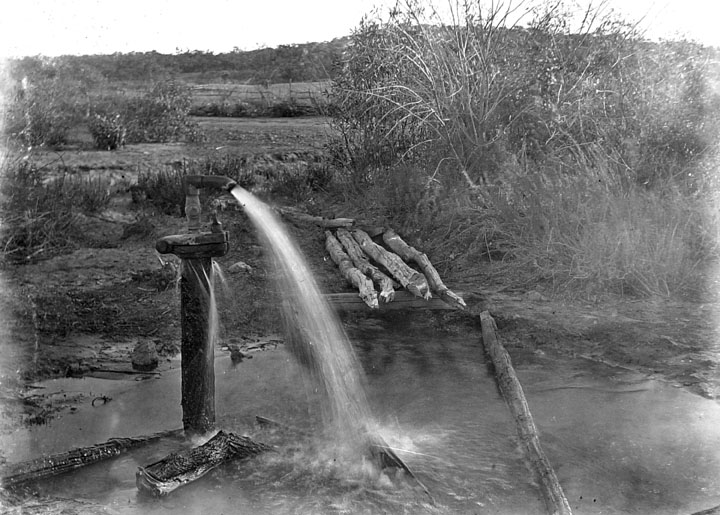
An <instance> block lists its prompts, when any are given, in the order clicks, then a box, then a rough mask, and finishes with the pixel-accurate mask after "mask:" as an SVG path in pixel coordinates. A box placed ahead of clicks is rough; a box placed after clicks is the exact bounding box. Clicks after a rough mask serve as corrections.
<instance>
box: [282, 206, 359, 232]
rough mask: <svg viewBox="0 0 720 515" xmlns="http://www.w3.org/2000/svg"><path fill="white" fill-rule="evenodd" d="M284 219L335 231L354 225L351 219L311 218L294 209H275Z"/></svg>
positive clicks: (311, 216)
mask: <svg viewBox="0 0 720 515" xmlns="http://www.w3.org/2000/svg"><path fill="white" fill-rule="evenodd" d="M275 209H276V210H277V211H278V213H280V214H281V215H282V216H283V217H284V218H286V219H288V220H290V221H291V222H294V223H305V224H314V225H317V226H320V227H323V228H326V229H335V228H338V227H352V226H353V224H354V223H355V220H354V219H353V218H323V217H322V216H313V215H309V214H307V213H303V212H301V211H297V210H295V209H290V208H287V207H278V208H275Z"/></svg>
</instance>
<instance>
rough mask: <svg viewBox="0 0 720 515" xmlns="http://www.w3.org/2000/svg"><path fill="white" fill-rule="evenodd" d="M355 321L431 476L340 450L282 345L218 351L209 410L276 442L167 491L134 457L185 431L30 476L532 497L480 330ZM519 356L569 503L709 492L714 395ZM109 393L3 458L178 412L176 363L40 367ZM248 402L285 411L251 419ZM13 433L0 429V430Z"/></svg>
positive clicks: (435, 508) (132, 492)
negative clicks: (91, 374)
mask: <svg viewBox="0 0 720 515" xmlns="http://www.w3.org/2000/svg"><path fill="white" fill-rule="evenodd" d="M384 329H386V328H385V327H382V325H378V326H368V327H365V328H363V329H357V330H353V331H351V336H352V340H353V345H354V346H355V349H356V351H357V353H358V355H359V358H360V361H361V363H362V365H363V368H364V370H365V374H366V378H367V392H368V397H369V401H370V405H371V408H372V410H373V413H374V416H375V418H376V420H377V423H378V430H379V431H380V432H381V434H382V435H383V436H384V438H385V440H386V441H387V442H388V444H389V445H390V446H392V447H393V448H395V449H396V452H397V454H398V455H399V456H400V457H401V458H402V459H403V460H404V461H405V462H406V464H407V465H408V466H409V467H410V468H411V469H412V470H413V471H414V472H415V473H416V475H417V476H418V478H419V479H420V480H421V481H422V482H423V483H424V484H425V486H426V487H427V488H428V490H429V491H430V492H431V494H432V496H433V498H434V500H435V504H434V505H433V504H431V503H430V502H429V500H428V498H427V497H426V496H425V495H424V494H423V493H422V492H421V491H420V490H419V489H418V488H416V487H414V486H413V485H412V484H411V483H409V482H405V481H403V480H399V479H397V478H394V477H388V476H386V475H385V474H379V473H377V471H375V470H373V469H372V467H370V466H368V465H367V464H363V463H346V462H338V461H335V457H336V455H335V453H334V451H333V450H332V449H328V448H325V447H324V446H323V441H322V437H320V436H317V435H320V431H319V427H318V426H319V425H320V416H319V413H318V410H317V409H316V408H317V398H316V397H315V394H314V392H313V385H312V384H311V383H310V382H309V381H308V380H307V379H305V375H304V373H303V370H302V369H301V367H300V366H298V365H296V364H295V362H294V361H293V360H292V358H291V357H290V356H289V355H288V354H287V353H286V352H285V351H284V350H283V349H282V348H279V349H277V350H270V351H264V352H258V353H255V354H254V357H253V359H249V360H245V361H243V362H242V363H240V364H237V365H233V364H232V363H231V361H230V358H229V356H226V355H224V354H223V353H218V354H222V355H219V356H218V357H217V358H216V384H217V392H216V405H217V413H218V426H219V427H220V428H222V429H224V430H226V431H233V432H236V433H239V434H249V435H251V436H253V438H255V439H256V440H260V441H267V442H268V443H272V444H274V445H276V446H277V449H278V452H275V453H268V454H266V455H264V456H261V457H259V458H257V459H254V460H249V461H239V462H233V463H228V464H226V465H224V466H221V467H219V468H218V469H216V470H215V471H213V472H211V473H209V474H208V475H206V476H205V477H204V478H202V479H201V480H199V481H197V482H195V483H193V484H190V485H188V486H185V487H183V488H180V489H178V490H177V491H175V492H173V493H172V494H171V495H170V496H168V497H166V498H163V499H159V500H158V499H147V498H144V497H142V496H139V495H138V494H137V489H136V488H135V471H136V470H137V467H139V466H143V465H147V464H149V463H152V462H153V461H155V460H157V459H160V458H162V457H163V456H165V455H167V454H168V453H170V452H174V451H177V450H180V449H182V448H183V447H184V446H185V445H186V444H184V443H183V442H182V441H180V440H177V439H166V440H165V441H162V442H159V443H155V444H150V445H148V446H146V447H143V448H141V449H137V450H134V451H131V452H129V453H127V454H125V455H123V456H120V457H118V458H116V459H113V460H109V461H106V462H103V463H98V464H95V465H92V466H89V467H86V468H85V469H82V470H78V471H76V472H73V473H69V474H66V475H64V476H61V477H58V478H54V479H52V480H47V481H44V482H43V483H41V484H36V485H32V489H33V490H34V491H35V492H37V493H38V494H40V495H48V496H53V497H66V498H67V497H69V498H74V499H84V500H88V501H89V502H92V503H96V505H97V507H98V509H102V510H103V511H106V512H108V513H127V514H140V513H174V512H178V513H198V514H199V513H261V514H262V513H267V514H271V513H273V514H274V513H281V514H282V513H496V514H524V513H527V514H535V513H543V512H544V506H543V503H542V500H541V498H540V495H539V492H538V490H537V488H536V484H535V480H534V478H533V477H532V476H531V473H530V472H529V469H528V468H527V466H526V464H525V461H524V459H523V454H522V452H521V449H520V446H519V444H518V440H517V436H516V432H515V426H514V423H513V421H512V419H511V417H510V415H509V412H508V410H507V408H506V407H505V404H504V403H503V401H502V399H501V398H500V396H499V393H498V391H497V389H496V387H495V384H494V381H493V379H492V376H491V372H490V371H489V369H488V366H487V364H486V362H485V358H484V357H483V352H482V346H481V344H480V342H479V339H478V337H477V335H473V334H470V335H465V336H450V337H449V336H447V335H440V334H433V333H427V334H423V335H421V336H418V335H417V334H414V335H409V334H406V333H404V332H402V331H400V332H397V331H396V332H393V331H385V330H384ZM515 367H516V371H517V373H518V376H519V378H520V381H521V382H522V384H523V387H524V388H525V393H526V395H527V398H528V402H529V405H530V409H531V411H532V413H533V415H534V417H535V422H536V425H537V426H538V429H539V430H540V433H541V442H542V444H543V447H544V449H545V452H546V454H547V455H548V458H549V460H550V462H551V463H552V464H553V466H554V467H555V470H556V472H557V475H558V478H559V480H560V483H561V484H562V485H563V488H564V489H565V494H566V496H567V498H568V500H569V502H570V505H571V507H572V509H573V511H574V513H588V514H600V513H602V514H621V513H623V514H624V513H637V514H645V513H648V514H649V513H653V514H664V513H667V514H670V513H673V514H675V513H688V514H689V513H692V512H694V511H699V510H701V509H704V508H708V507H711V506H715V505H718V504H720V405H718V403H717V402H715V401H711V400H707V399H703V398H701V397H699V396H696V395H693V394H691V393H688V392H686V391H685V390H682V389H677V388H673V387H672V386H670V385H667V384H664V383H661V382H658V381H655V380H653V379H651V378H647V377H643V376H640V375H638V374H634V373H629V372H626V371H623V370H617V369H610V368H606V367H598V366H593V365H591V364H589V363H587V362H582V361H577V362H575V361H568V362H557V361H552V360H549V359H545V358H543V357H542V356H534V355H530V356H521V357H518V359H517V360H516V361H515ZM46 386H47V388H55V389H56V390H57V391H67V392H70V391H78V390H85V391H88V392H91V395H89V396H88V398H91V397H92V398H95V397H97V396H102V395H104V396H106V397H111V398H112V400H111V401H110V402H107V403H104V404H100V403H96V405H95V406H92V405H91V404H90V402H84V403H81V404H80V405H78V407H77V409H76V410H75V411H74V412H72V413H67V414H65V415H63V416H62V417H59V418H57V419H55V420H53V421H51V423H49V424H48V425H45V426H38V427H34V428H31V429H28V430H24V431H22V432H18V433H16V434H14V435H12V441H11V442H10V444H11V450H10V452H9V453H8V454H7V455H8V460H9V461H11V462H15V461H20V460H24V459H29V458H33V457H37V456H39V455H41V454H48V453H54V452H61V451H64V450H68V449H70V448H74V447H79V446H84V445H90V444H93V443H98V442H102V441H105V440H107V439H108V438H111V437H117V436H135V435H141V434H149V433H153V432H156V431H161V430H168V429H175V428H177V427H179V426H180V425H181V418H182V414H181V410H180V374H179V370H174V371H170V372H165V373H163V374H162V376H160V377H158V378H155V379H148V380H145V381H109V380H100V379H89V378H88V379H80V380H78V379H75V380H69V379H68V380H61V381H55V382H49V383H46ZM255 415H262V416H265V417H268V418H271V419H274V420H277V421H279V422H282V423H283V424H286V425H287V426H289V428H288V429H284V430H268V429H264V428H262V427H259V426H258V425H257V424H256V423H255V420H254V417H255ZM7 443H8V442H4V444H7Z"/></svg>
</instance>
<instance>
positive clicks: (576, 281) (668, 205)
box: [489, 172, 718, 296]
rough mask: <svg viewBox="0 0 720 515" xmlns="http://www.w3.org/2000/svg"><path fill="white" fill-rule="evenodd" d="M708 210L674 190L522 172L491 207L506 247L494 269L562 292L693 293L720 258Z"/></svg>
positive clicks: (704, 204) (522, 280)
mask: <svg viewBox="0 0 720 515" xmlns="http://www.w3.org/2000/svg"><path fill="white" fill-rule="evenodd" d="M706 207H707V206H706V203H705V202H704V201H703V200H701V199H691V198H688V196H687V195H685V194H683V193H682V192H680V191H679V190H677V189H668V190H665V191H658V190H652V189H647V188H643V187H641V186H635V185H633V186H629V187H624V188H619V187H618V186H617V185H613V184H612V183H610V184H608V183H606V182H605V181H603V180H601V179H599V178H598V176H597V175H595V177H594V179H591V178H589V177H588V176H578V177H558V176H556V177H554V178H553V177H552V174H551V173H550V172H546V173H545V174H543V175H534V176H530V177H520V178H518V180H517V183H516V184H515V185H513V186H511V189H510V192H509V193H507V194H506V195H497V196H496V197H495V198H494V199H493V201H492V204H491V205H490V206H489V208H490V210H492V211H493V213H494V214H495V216H496V223H497V226H498V227H499V228H501V229H500V231H499V232H498V239H499V240H501V241H503V243H504V246H505V248H506V249H509V252H508V253H507V255H506V256H505V259H504V260H502V261H501V262H499V263H495V265H496V267H495V268H496V272H497V273H500V274H506V275H509V276H511V277H515V278H516V279H517V280H519V281H521V282H524V283H525V284H526V285H533V284H538V283H541V284H543V283H544V284H546V285H548V286H549V287H550V288H551V289H552V290H553V291H555V292H563V293H568V292H570V293H572V292H584V293H593V294H595V293H598V292H613V293H618V294H630V295H641V296H652V295H659V296H670V295H673V294H688V293H692V292H697V291H699V290H701V289H702V288H703V283H704V281H705V277H704V271H705V266H706V264H707V263H709V262H711V261H712V260H714V259H716V258H717V257H718V247H717V242H713V241H711V239H710V237H709V235H708V234H703V232H704V230H705V228H707V227H708V225H709V220H708V219H707V217H706V216H705V214H704V209H705V208H706Z"/></svg>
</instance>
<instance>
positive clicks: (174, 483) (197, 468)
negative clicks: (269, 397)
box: [135, 431, 272, 496]
mask: <svg viewBox="0 0 720 515" xmlns="http://www.w3.org/2000/svg"><path fill="white" fill-rule="evenodd" d="M270 450H272V447H270V446H269V445H265V444H262V443H258V442H254V441H252V440H251V439H250V438H248V437H246V436H237V435H235V434H233V433H225V432H223V431H218V433H217V434H216V435H215V436H213V437H212V438H211V439H210V440H208V441H207V442H206V443H205V444H203V445H201V446H199V447H195V448H194V449H190V450H188V451H185V452H180V453H173V454H170V455H169V456H166V457H165V458H163V459H162V460H160V461H156V462H155V463H152V464H150V465H148V466H147V467H139V468H138V471H137V473H136V474H135V483H136V484H137V487H138V489H139V490H140V491H142V492H146V493H149V494H152V495H155V496H161V495H167V494H169V493H170V492H172V491H173V490H175V489H176V488H179V487H181V486H183V485H185V484H187V483H190V482H192V481H195V480H197V479H200V478H201V477H202V476H204V475H205V474H207V473H208V472H210V471H211V470H212V469H214V468H215V467H217V466H218V465H220V464H221V463H223V462H225V461H228V460H231V459H237V458H247V457H250V456H254V455H256V454H259V453H261V452H265V451H270Z"/></svg>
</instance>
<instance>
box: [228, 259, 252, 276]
mask: <svg viewBox="0 0 720 515" xmlns="http://www.w3.org/2000/svg"><path fill="white" fill-rule="evenodd" d="M228 272H230V273H231V274H237V273H239V272H244V273H247V274H249V273H250V272H252V267H251V266H250V265H248V264H247V263H245V262H244V261H238V262H237V263H233V264H232V265H230V267H229V268H228Z"/></svg>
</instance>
